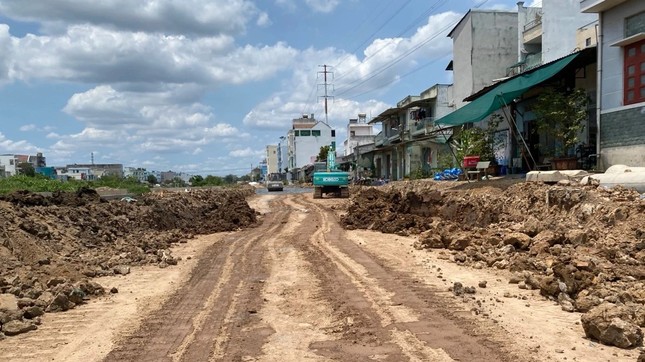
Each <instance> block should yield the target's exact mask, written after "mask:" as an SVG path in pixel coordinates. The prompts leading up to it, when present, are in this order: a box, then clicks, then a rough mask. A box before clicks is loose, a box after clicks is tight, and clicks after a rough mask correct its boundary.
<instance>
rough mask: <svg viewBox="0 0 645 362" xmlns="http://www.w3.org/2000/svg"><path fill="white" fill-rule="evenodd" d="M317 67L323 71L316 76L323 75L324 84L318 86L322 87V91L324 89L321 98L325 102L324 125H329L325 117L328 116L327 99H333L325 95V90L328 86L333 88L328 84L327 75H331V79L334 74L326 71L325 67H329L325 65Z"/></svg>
mask: <svg viewBox="0 0 645 362" xmlns="http://www.w3.org/2000/svg"><path fill="white" fill-rule="evenodd" d="M319 67H322V68H323V71H322V72H318V74H322V75H323V80H324V83H322V84H319V85H322V86H323V87H324V89H325V93H324V95H323V96H322V98H324V101H325V124H329V119H328V116H327V114H328V112H327V99H329V98H334V97H333V96H330V95H329V94H328V93H327V90H328V89H327V88H328V87H330V86H331V87H333V84H331V83H328V79H327V74H331V76H332V77H333V76H334V73H333V72H331V71H328V70H327V67H329V66H328V65H326V64H324V65H319ZM330 68H331V67H330Z"/></svg>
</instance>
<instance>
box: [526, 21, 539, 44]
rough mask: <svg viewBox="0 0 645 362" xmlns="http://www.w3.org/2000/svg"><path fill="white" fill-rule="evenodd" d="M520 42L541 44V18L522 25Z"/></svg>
mask: <svg viewBox="0 0 645 362" xmlns="http://www.w3.org/2000/svg"><path fill="white" fill-rule="evenodd" d="M522 40H523V41H524V44H541V43H542V18H536V19H535V20H533V21H531V22H529V23H527V24H526V25H524V32H523V33H522Z"/></svg>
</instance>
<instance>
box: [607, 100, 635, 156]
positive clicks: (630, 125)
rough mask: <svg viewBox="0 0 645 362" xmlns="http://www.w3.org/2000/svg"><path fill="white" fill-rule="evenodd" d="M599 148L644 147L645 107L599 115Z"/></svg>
mask: <svg viewBox="0 0 645 362" xmlns="http://www.w3.org/2000/svg"><path fill="white" fill-rule="evenodd" d="M600 120H601V123H600V147H601V148H606V147H620V146H634V145H645V105H644V106H642V107H635V108H630V109H625V110H621V111H617V112H612V113H605V114H602V115H600Z"/></svg>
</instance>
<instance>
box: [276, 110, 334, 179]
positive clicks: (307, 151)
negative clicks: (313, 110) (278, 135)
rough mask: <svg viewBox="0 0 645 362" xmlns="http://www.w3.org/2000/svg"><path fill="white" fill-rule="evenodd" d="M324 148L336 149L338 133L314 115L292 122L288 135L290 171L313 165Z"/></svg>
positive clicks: (288, 164)
mask: <svg viewBox="0 0 645 362" xmlns="http://www.w3.org/2000/svg"><path fill="white" fill-rule="evenodd" d="M323 146H333V147H334V149H336V131H335V130H334V129H332V128H331V127H330V126H329V125H328V124H326V123H324V122H318V121H316V120H315V119H314V117H313V115H311V117H309V115H303V116H302V117H301V118H297V119H294V120H293V121H292V127H291V129H290V130H289V132H288V134H287V148H288V151H287V166H284V160H283V162H282V164H283V168H284V167H288V168H289V170H294V169H298V168H302V167H304V166H306V165H309V164H312V163H313V162H314V161H315V159H316V156H318V154H319V153H320V148H321V147H323Z"/></svg>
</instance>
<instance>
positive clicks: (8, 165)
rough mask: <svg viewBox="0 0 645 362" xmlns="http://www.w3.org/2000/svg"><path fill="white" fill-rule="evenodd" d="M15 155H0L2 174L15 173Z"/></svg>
mask: <svg viewBox="0 0 645 362" xmlns="http://www.w3.org/2000/svg"><path fill="white" fill-rule="evenodd" d="M16 164H17V162H16V157H15V155H8V154H5V155H0V166H3V167H4V175H3V176H6V177H11V176H15V175H16Z"/></svg>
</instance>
